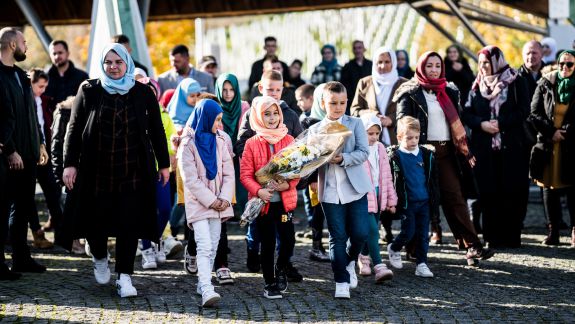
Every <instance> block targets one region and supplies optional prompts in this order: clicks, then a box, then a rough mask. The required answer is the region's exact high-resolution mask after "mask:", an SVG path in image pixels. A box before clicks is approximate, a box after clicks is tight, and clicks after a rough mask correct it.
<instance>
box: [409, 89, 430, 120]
mask: <svg viewBox="0 0 575 324" xmlns="http://www.w3.org/2000/svg"><path fill="white" fill-rule="evenodd" d="M409 97H410V98H411V100H413V102H415V104H416V105H417V106H418V107H419V109H421V111H423V113H424V114H425V117H427V118H428V119H429V115H427V111H425V109H423V107H422V106H421V105H420V104H419V102H417V100H415V98H413V96H411V95H409Z"/></svg>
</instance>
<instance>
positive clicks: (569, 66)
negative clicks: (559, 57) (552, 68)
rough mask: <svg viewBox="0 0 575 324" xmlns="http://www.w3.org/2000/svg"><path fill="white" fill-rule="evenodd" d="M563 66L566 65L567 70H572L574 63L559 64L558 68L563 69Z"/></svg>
mask: <svg viewBox="0 0 575 324" xmlns="http://www.w3.org/2000/svg"><path fill="white" fill-rule="evenodd" d="M563 65H567V67H568V68H570V69H571V68H573V65H575V63H573V62H559V68H563Z"/></svg>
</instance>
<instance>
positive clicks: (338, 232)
mask: <svg viewBox="0 0 575 324" xmlns="http://www.w3.org/2000/svg"><path fill="white" fill-rule="evenodd" d="M321 206H322V208H323V212H324V214H325V218H326V219H327V228H328V229H329V258H330V260H331V268H332V270H333V277H334V280H335V282H337V283H343V282H348V283H349V273H348V272H347V270H346V269H345V267H346V266H347V265H348V264H349V263H350V262H351V261H354V260H357V257H358V256H359V252H361V249H362V247H363V245H364V244H365V242H366V241H367V237H368V226H367V217H369V214H368V212H367V195H365V196H363V197H362V198H360V199H358V200H356V201H352V202H350V203H347V204H343V205H342V204H330V203H321ZM348 239H349V241H350V245H349V247H347V241H348Z"/></svg>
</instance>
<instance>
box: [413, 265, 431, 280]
mask: <svg viewBox="0 0 575 324" xmlns="http://www.w3.org/2000/svg"><path fill="white" fill-rule="evenodd" d="M415 275H416V276H418V277H424V278H433V272H431V270H429V267H428V266H427V264H425V263H420V264H418V265H417V267H416V268H415Z"/></svg>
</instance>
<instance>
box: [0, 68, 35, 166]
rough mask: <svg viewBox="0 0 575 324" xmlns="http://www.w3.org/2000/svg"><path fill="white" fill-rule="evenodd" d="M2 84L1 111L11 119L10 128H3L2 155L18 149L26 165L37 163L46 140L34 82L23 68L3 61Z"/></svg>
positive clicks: (0, 79) (8, 125) (0, 81)
mask: <svg viewBox="0 0 575 324" xmlns="http://www.w3.org/2000/svg"><path fill="white" fill-rule="evenodd" d="M15 76H17V77H18V80H16V78H15ZM0 87H1V88H3V90H2V92H0V102H1V104H2V110H5V112H4V114H6V116H10V119H11V121H10V122H8V124H6V126H7V129H6V130H0V132H1V133H2V137H3V138H0V140H2V141H3V142H0V143H2V144H3V145H4V147H3V148H2V154H4V155H5V156H6V157H8V156H10V155H11V154H12V153H14V152H17V153H18V154H19V155H20V157H22V160H23V161H24V167H25V168H26V165H29V164H30V163H34V164H36V163H37V162H38V160H39V158H40V144H41V143H42V142H43V137H42V132H41V130H40V124H39V123H38V115H37V112H36V101H35V100H34V95H33V94H32V84H31V82H30V79H29V78H28V75H27V74H26V72H25V71H24V70H22V69H21V68H19V67H17V66H15V65H14V66H6V65H4V64H2V63H0Z"/></svg>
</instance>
